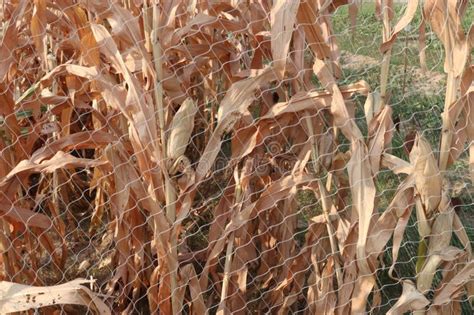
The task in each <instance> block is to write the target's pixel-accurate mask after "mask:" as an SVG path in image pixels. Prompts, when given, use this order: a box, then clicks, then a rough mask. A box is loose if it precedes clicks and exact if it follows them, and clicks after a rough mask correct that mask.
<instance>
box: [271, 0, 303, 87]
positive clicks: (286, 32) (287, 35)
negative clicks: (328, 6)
mask: <svg viewBox="0 0 474 315" xmlns="http://www.w3.org/2000/svg"><path fill="white" fill-rule="evenodd" d="M299 4H300V1H299V0H294V1H286V0H277V1H274V3H273V7H272V10H271V12H270V21H271V28H272V32H271V33H272V56H273V63H274V66H273V67H274V69H275V71H276V72H277V73H278V76H279V78H280V79H282V78H283V76H284V74H285V68H286V59H287V56H288V50H289V48H290V41H291V36H292V34H293V26H294V24H295V20H296V13H297V11H298V7H299Z"/></svg>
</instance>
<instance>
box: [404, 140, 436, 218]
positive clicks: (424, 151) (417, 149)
mask: <svg viewBox="0 0 474 315" xmlns="http://www.w3.org/2000/svg"><path fill="white" fill-rule="evenodd" d="M410 162H411V163H412V165H413V167H414V169H413V171H414V174H415V183H416V189H417V191H418V193H419V194H420V198H421V202H422V204H423V206H424V211H425V213H426V216H427V217H430V215H431V213H432V212H433V211H435V210H436V209H437V208H438V205H439V203H440V201H441V188H442V184H441V173H440V171H439V169H438V165H437V163H436V160H435V157H434V155H433V151H432V150H431V146H430V144H429V142H428V141H427V140H426V139H425V138H424V137H423V136H421V135H419V134H418V135H417V136H416V139H415V145H414V146H413V149H412V151H411V152H410Z"/></svg>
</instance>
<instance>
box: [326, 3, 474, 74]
mask: <svg viewBox="0 0 474 315" xmlns="http://www.w3.org/2000/svg"><path fill="white" fill-rule="evenodd" d="M405 8H406V5H403V4H395V18H394V21H393V23H392V26H394V25H395V23H396V21H398V20H399V19H400V17H401V15H402V14H403V13H404V11H405ZM348 16H349V13H348V9H347V6H342V7H340V8H339V9H338V10H337V11H336V12H335V15H334V19H333V25H334V33H335V34H337V35H336V36H337V41H338V43H339V47H340V48H341V50H344V51H348V52H350V53H353V54H358V55H364V56H369V57H372V58H375V59H377V60H382V54H381V53H380V50H379V48H380V44H381V42H382V22H381V21H379V20H377V19H376V17H375V4H374V3H364V4H362V5H361V6H360V9H359V12H358V16H357V28H356V32H355V37H354V38H353V37H352V33H351V31H350V23H349V18H348ZM472 21H474V6H473V5H468V8H467V10H466V14H465V15H464V18H463V20H462V25H463V29H464V31H465V32H467V30H468V29H469V27H470V26H471V24H472ZM420 22H421V13H420V10H418V11H417V13H416V15H415V17H414V19H413V21H412V22H411V23H410V25H409V27H408V31H402V32H401V34H400V35H399V39H398V40H397V42H396V43H395V45H394V47H393V49H392V59H391V64H393V65H403V64H404V63H405V58H406V60H407V63H408V65H411V66H419V56H418V54H419V50H418V40H417V35H418V28H419V26H420ZM426 31H427V32H426V33H427V36H426V38H427V42H426V60H427V66H428V69H429V70H432V71H437V72H443V64H444V49H443V46H442V44H441V42H440V41H439V39H438V38H437V37H436V35H435V34H434V33H431V30H430V28H429V26H427V29H426ZM405 38H409V40H408V41H405V40H404V39H405Z"/></svg>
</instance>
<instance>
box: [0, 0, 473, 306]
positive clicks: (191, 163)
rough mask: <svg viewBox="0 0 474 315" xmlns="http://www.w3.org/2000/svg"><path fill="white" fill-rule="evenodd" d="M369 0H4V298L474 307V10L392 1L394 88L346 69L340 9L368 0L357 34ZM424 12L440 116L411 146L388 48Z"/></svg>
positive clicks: (445, 1)
mask: <svg viewBox="0 0 474 315" xmlns="http://www.w3.org/2000/svg"><path fill="white" fill-rule="evenodd" d="M371 3H372V2H371ZM358 5H359V2H358V1H347V0H346V1H344V0H342V1H335V0H334V1H322V0H294V1H284V0H273V1H270V0H251V1H239V0H235V1H234V0H233V1H208V0H198V1H183V0H164V1H151V0H144V1H131V0H127V1H125V0H124V1H118V0H117V1H112V0H107V1H99V0H78V1H72V0H34V1H26V0H12V1H3V3H2V8H1V9H2V14H3V16H2V38H3V39H2V44H1V47H0V55H1V58H0V79H1V81H2V83H1V84H0V87H1V93H0V97H1V104H0V122H1V124H0V150H1V151H0V152H1V153H0V154H1V155H0V158H1V160H0V176H1V181H0V192H1V194H0V222H1V225H0V228H1V233H0V249H1V254H2V255H1V257H0V266H1V280H4V281H5V282H2V283H1V284H0V289H1V290H2V295H1V296H0V312H2V313H3V312H14V311H25V310H27V309H28V308H31V309H33V308H39V311H40V312H44V313H45V314H49V313H54V312H57V311H58V310H59V308H58V307H57V306H55V305H56V304H79V305H86V306H88V308H89V309H90V310H91V311H92V312H95V313H110V312H111V310H113V312H114V313H115V312H116V313H124V314H137V313H151V314H157V313H162V314H178V313H181V312H183V313H192V314H206V313H211V314H213V313H217V314H230V313H237V314H245V313H259V314H260V313H267V312H270V313H278V314H286V313H295V312H297V311H303V312H305V313H308V314H347V313H354V314H359V313H365V312H367V311H374V312H377V310H380V307H381V302H382V298H383V297H382V293H383V290H384V286H385V283H384V281H391V283H397V284H398V285H400V288H402V289H403V290H402V291H401V292H399V293H398V294H397V295H396V296H395V297H394V298H393V299H394V300H393V301H392V302H391V304H390V307H389V310H388V312H389V313H390V314H402V313H404V312H408V311H413V312H416V313H417V314H424V313H429V314H445V313H450V312H458V311H460V309H461V301H462V300H463V299H464V300H465V297H466V296H467V297H472V296H473V295H474V291H473V290H474V286H473V282H472V278H473V276H474V263H473V260H472V253H471V243H470V240H469V237H468V235H467V233H466V230H465V228H464V226H463V222H462V220H461V219H460V217H459V216H458V214H457V213H456V212H455V211H454V209H453V205H452V202H451V193H452V189H451V182H450V179H449V177H448V176H447V175H446V174H447V172H448V169H449V167H450V166H452V165H453V164H454V163H455V162H456V161H457V160H458V159H460V156H461V155H462V153H463V152H464V151H465V148H466V147H467V148H468V151H469V154H470V155H469V165H470V172H471V175H470V176H471V178H472V179H474V169H473V165H474V129H473V128H474V127H473V126H474V116H473V113H474V108H473V105H474V100H473V97H474V93H473V83H472V82H473V77H474V72H473V70H474V68H473V66H472V64H471V52H472V47H473V44H474V43H473V39H474V32H473V31H472V28H471V29H470V30H464V29H463V28H462V25H461V19H462V17H463V14H464V12H465V10H466V7H467V6H469V5H470V4H469V3H468V1H456V0H425V1H420V2H419V1H417V0H410V1H408V4H407V5H406V6H405V7H404V12H402V14H401V16H400V17H398V16H396V15H395V14H394V4H393V1H391V0H377V1H374V2H373V3H372V5H373V6H374V8H375V9H376V12H377V16H378V19H379V20H380V23H379V24H380V32H381V34H382V41H381V42H380V43H379V46H380V51H381V53H382V60H381V63H380V78H379V79H380V82H379V88H375V87H374V86H370V85H369V84H368V83H367V82H366V81H365V80H364V79H365V78H364V77H359V78H356V79H355V80H351V81H350V82H348V81H347V80H345V81H344V82H342V81H343V80H342V79H343V77H344V74H343V71H342V66H343V64H341V60H342V59H341V51H340V48H339V43H338V38H337V36H335V35H337V34H335V32H334V27H333V21H332V18H333V15H334V12H335V11H336V10H339V9H340V8H339V7H343V6H349V18H348V22H347V28H348V29H351V30H352V32H353V36H357V27H356V20H357V11H358V10H357V8H358ZM416 14H421V15H422V16H423V20H422V23H423V27H420V39H421V40H420V42H421V43H423V42H424V38H425V27H426V28H429V29H431V30H432V31H433V32H434V33H435V34H436V36H437V37H438V40H439V42H440V43H441V44H442V45H443V48H444V51H445V58H444V59H445V64H444V70H445V72H446V76H447V80H446V95H445V105H444V111H443V114H442V129H441V133H440V134H439V139H437V140H438V142H439V150H435V149H434V148H433V146H432V144H431V143H430V142H429V141H427V140H426V138H425V136H424V134H423V130H422V129H420V130H418V132H416V133H414V134H413V139H412V140H413V141H412V142H411V147H410V148H409V149H408V150H407V152H408V153H409V154H408V155H406V156H397V155H395V154H394V153H393V152H392V151H391V148H392V139H393V137H394V133H395V132H396V131H395V127H394V122H393V121H392V106H391V101H390V84H389V79H390V68H391V67H390V66H391V56H392V55H393V54H394V53H395V49H397V47H396V46H394V44H395V43H396V42H397V37H398V36H399V34H400V33H401V32H402V30H403V29H404V28H406V27H407V25H409V24H410V23H411V22H412V20H413V18H414V16H415V15H416ZM425 24H426V26H425ZM424 58H425V57H424V55H423V53H421V54H420V60H421V61H422V62H423V60H424ZM352 79H353V78H352ZM360 99H365V104H363V106H362V107H363V108H362V111H363V113H364V117H365V118H364V119H363V121H362V120H360V119H359V120H358V119H356V118H357V117H356V112H357V111H358V110H359V108H358V107H359V106H358V105H357V101H356V100H360ZM408 106H410V104H408ZM384 174H391V175H393V176H394V177H395V178H397V179H398V183H397V185H398V187H393V189H394V191H395V193H394V194H393V196H391V198H390V200H389V202H388V203H387V204H385V205H383V206H381V202H380V198H382V195H383V194H384V193H385V192H384V191H383V190H380V183H381V182H383V181H384V178H385V177H384V176H385V175H384ZM302 194H305V195H306V196H309V197H308V198H310V199H311V200H313V201H314V202H312V203H311V205H310V207H311V211H310V214H309V215H308V214H306V215H305V217H304V218H303V215H302V213H303V210H304V209H303V210H302V208H304V207H303V206H302V202H301V199H300V196H301V195H302ZM414 216H416V223H415V224H416V229H417V230H418V237H417V238H416V239H415V240H414V242H416V246H417V247H418V255H417V257H415V259H416V270H415V273H412V274H410V275H406V274H404V275H401V274H400V273H399V268H398V266H397V259H398V257H399V253H400V250H401V247H402V243H403V240H404V239H405V237H406V235H407V234H406V233H405V232H406V229H407V226H408V225H409V220H410V218H412V217H414ZM454 238H456V239H457V240H459V241H460V242H458V243H456V244H458V245H455V244H454V243H453V239H454ZM459 244H461V245H459ZM387 255H388V256H389V257H390V260H388V263H387V260H386V259H385V258H384V257H385V256H387ZM387 264H388V265H387ZM387 269H388V270H387ZM382 270H385V274H386V275H385V278H384V279H385V280H384V279H382V278H383V277H382V275H381V271H382ZM81 275H88V276H94V277H96V278H97V279H98V282H99V287H100V289H99V291H100V292H97V290H89V289H87V288H86V287H84V286H81V285H80V284H81V283H84V282H88V281H87V280H74V281H73V282H67V281H68V280H73V279H75V278H77V277H80V276H81ZM7 281H8V282H7ZM10 282H14V283H10ZM66 282H67V283H66ZM34 286H38V287H34ZM4 288H5V289H4ZM92 289H93V288H92ZM94 291H95V292H94ZM57 292H60V294H59V295H58V298H57V299H56V300H55V298H54V297H55V294H57ZM43 295H45V296H43ZM25 297H26V302H25V301H24V299H25ZM30 299H31V300H30ZM16 301H18V302H16ZM40 301H42V302H40ZM63 311H66V313H71V314H76V313H78V312H80V308H74V307H72V308H69V309H68V308H66V307H64V308H63Z"/></svg>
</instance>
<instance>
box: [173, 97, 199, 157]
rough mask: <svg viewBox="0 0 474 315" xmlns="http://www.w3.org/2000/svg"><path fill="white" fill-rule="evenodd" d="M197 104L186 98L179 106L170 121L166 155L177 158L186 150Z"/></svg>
mask: <svg viewBox="0 0 474 315" xmlns="http://www.w3.org/2000/svg"><path fill="white" fill-rule="evenodd" d="M197 110H198V108H197V106H196V104H195V102H194V101H193V100H192V99H191V98H187V99H186V100H185V101H184V102H183V103H182V104H181V106H180V107H179V109H178V111H177V112H176V114H175V115H174V117H173V121H172V122H171V127H170V128H171V132H170V135H169V138H168V146H167V149H168V157H169V158H170V159H173V160H175V159H177V158H178V157H180V156H181V155H183V154H184V151H186V147H187V145H188V142H189V138H190V137H191V134H192V132H193V128H194V116H195V115H196V113H197Z"/></svg>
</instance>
